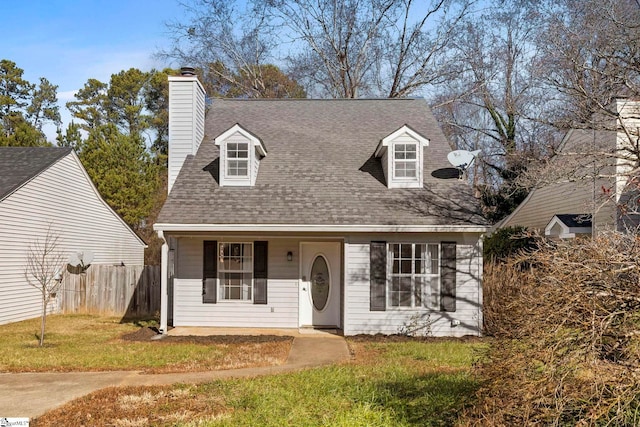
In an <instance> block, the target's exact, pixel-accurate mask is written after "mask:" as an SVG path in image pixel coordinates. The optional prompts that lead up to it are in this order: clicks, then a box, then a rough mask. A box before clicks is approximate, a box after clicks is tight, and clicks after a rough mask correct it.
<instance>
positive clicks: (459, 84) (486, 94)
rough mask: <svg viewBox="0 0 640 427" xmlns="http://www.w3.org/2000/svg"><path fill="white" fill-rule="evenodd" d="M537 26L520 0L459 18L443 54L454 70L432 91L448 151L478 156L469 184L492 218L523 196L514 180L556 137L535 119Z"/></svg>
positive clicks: (541, 94) (538, 104)
mask: <svg viewBox="0 0 640 427" xmlns="http://www.w3.org/2000/svg"><path fill="white" fill-rule="evenodd" d="M539 22H540V16H539V13H538V11H537V9H536V8H535V5H533V4H531V3H530V2H528V1H523V0H510V1H506V2H501V3H500V5H495V6H491V7H488V8H487V9H485V10H484V11H483V13H480V14H476V15H473V16H470V17H468V18H465V19H464V20H463V21H462V22H460V24H459V25H458V29H457V32H456V34H455V35H454V37H453V41H452V43H451V46H450V49H449V55H451V56H453V57H455V58H457V60H458V61H459V65H458V66H457V67H455V68H456V69H458V70H460V72H459V73H457V74H456V75H455V76H451V78H449V79H448V80H447V81H446V82H444V83H443V84H442V85H441V86H440V88H439V90H438V95H437V97H436V99H435V104H434V108H435V112H436V114H437V116H438V118H439V120H440V122H441V123H442V124H443V127H444V130H445V132H446V133H447V134H448V136H449V138H450V139H451V140H452V141H454V143H455V148H462V149H469V150H476V149H481V150H482V155H481V157H480V162H477V163H476V165H477V168H476V170H475V171H474V174H473V177H474V185H475V186H476V188H477V189H478V190H479V192H480V194H481V195H482V200H483V205H484V208H485V214H486V215H487V216H488V217H489V218H490V219H493V220H499V219H500V218H502V217H503V216H505V215H507V214H509V213H510V212H511V210H512V209H513V208H515V207H516V206H517V205H518V204H519V203H520V202H521V201H522V200H523V199H524V197H526V195H527V192H528V186H527V185H522V184H521V182H520V180H519V178H520V177H521V175H522V174H523V173H524V172H525V171H526V170H527V169H528V168H529V165H530V163H531V162H534V161H536V160H537V159H539V158H541V157H544V156H545V155H546V153H547V151H548V147H549V146H553V145H554V143H555V140H556V139H557V135H556V134H555V133H554V130H553V129H552V127H551V126H549V125H548V124H546V123H544V119H543V117H542V116H541V114H540V112H541V110H543V109H544V107H543V106H544V104H545V102H548V96H549V92H548V90H546V89H547V88H544V87H541V86H540V85H539V84H538V82H539V74H538V72H539V70H538V68H537V61H538V49H537V47H536V46H535V44H534V43H533V38H534V36H535V34H536V31H537V28H538V26H537V25H538V23H539Z"/></svg>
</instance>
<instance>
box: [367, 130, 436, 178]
mask: <svg viewBox="0 0 640 427" xmlns="http://www.w3.org/2000/svg"><path fill="white" fill-rule="evenodd" d="M428 145H429V140H428V139H427V138H425V137H423V136H422V135H420V134H419V133H417V132H416V131H414V130H413V129H411V128H410V127H409V126H406V125H405V126H402V127H401V128H400V129H398V130H397V131H395V132H393V133H392V134H391V135H389V136H387V137H386V138H384V139H383V140H382V141H380V144H378V148H377V149H376V152H375V156H376V157H379V158H380V159H381V162H382V169H383V171H384V176H385V178H386V180H387V187H389V188H422V177H423V171H422V169H423V159H424V147H427V146H428Z"/></svg>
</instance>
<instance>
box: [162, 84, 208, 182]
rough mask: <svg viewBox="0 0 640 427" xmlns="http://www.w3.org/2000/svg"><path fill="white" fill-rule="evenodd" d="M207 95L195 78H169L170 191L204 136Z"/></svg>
mask: <svg viewBox="0 0 640 427" xmlns="http://www.w3.org/2000/svg"><path fill="white" fill-rule="evenodd" d="M204 115H205V93H204V89H203V88H202V86H201V85H200V83H199V82H198V81H197V79H196V78H195V77H170V78H169V141H170V144H169V165H168V169H169V170H168V172H169V177H168V191H171V187H172V186H173V183H174V182H175V180H176V177H177V176H178V173H179V172H180V169H181V168H182V165H183V163H184V161H185V159H186V157H187V156H188V155H192V154H195V153H196V152H197V151H198V148H199V147H200V143H201V142H202V138H203V137H204Z"/></svg>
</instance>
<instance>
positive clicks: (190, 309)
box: [173, 237, 298, 328]
mask: <svg viewBox="0 0 640 427" xmlns="http://www.w3.org/2000/svg"><path fill="white" fill-rule="evenodd" d="M203 240H205V239H202V238H180V239H178V249H177V253H178V262H177V270H176V275H175V279H174V294H173V301H174V311H173V324H174V326H225V327H227V326H228V327H265V328H296V327H298V241H297V240H291V239H270V240H269V247H268V252H269V260H268V270H269V280H268V284H267V288H268V290H267V295H268V297H267V304H250V303H240V302H237V303H236V302H218V303H216V304H203V303H202V259H203V254H202V242H203ZM206 240H218V241H220V239H216V238H215V237H211V238H207V239H206ZM226 240H227V241H233V239H226ZM253 240H261V239H252V238H242V239H237V240H236V241H253ZM288 251H291V252H293V254H294V257H293V261H287V252H288Z"/></svg>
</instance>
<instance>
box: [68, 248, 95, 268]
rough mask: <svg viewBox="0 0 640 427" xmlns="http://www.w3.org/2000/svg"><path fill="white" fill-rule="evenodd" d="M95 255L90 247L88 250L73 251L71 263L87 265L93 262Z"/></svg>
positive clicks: (80, 265)
mask: <svg viewBox="0 0 640 427" xmlns="http://www.w3.org/2000/svg"><path fill="white" fill-rule="evenodd" d="M93 257H94V255H93V252H91V251H90V250H88V249H87V250H86V251H75V252H71V254H70V255H69V265H71V266H72V267H86V266H88V265H89V264H91V262H92V261H93Z"/></svg>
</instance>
